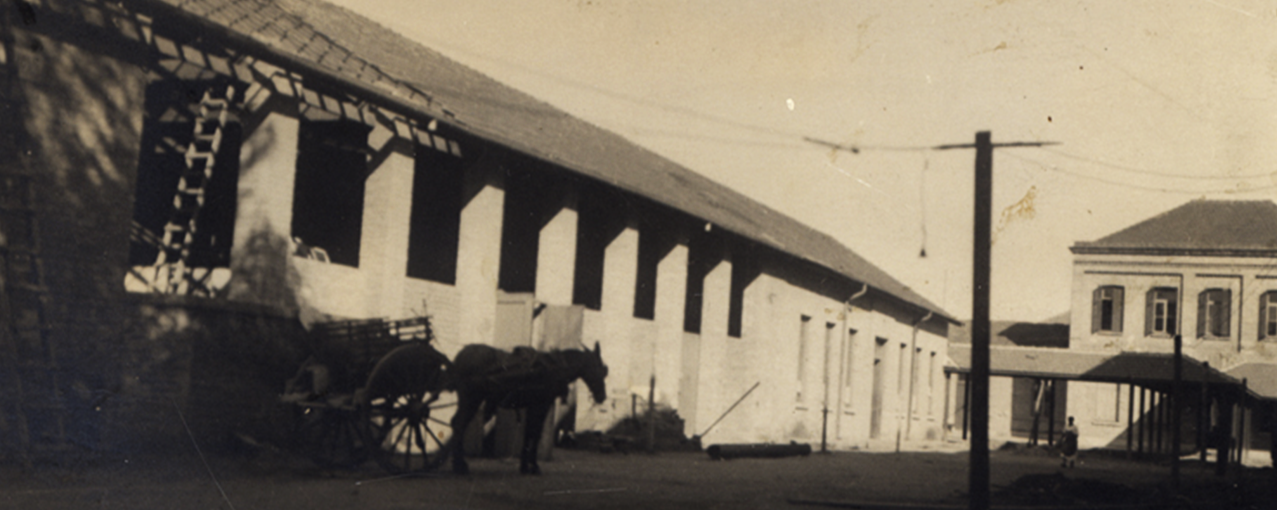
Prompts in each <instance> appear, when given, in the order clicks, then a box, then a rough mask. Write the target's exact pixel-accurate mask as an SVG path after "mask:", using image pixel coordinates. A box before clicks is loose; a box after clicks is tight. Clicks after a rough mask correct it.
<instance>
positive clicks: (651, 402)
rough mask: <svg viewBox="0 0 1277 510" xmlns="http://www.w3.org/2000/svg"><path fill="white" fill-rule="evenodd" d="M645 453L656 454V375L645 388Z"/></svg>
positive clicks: (653, 375)
mask: <svg viewBox="0 0 1277 510" xmlns="http://www.w3.org/2000/svg"><path fill="white" fill-rule="evenodd" d="M647 453H656V374H652V378H651V379H650V380H649V381H648V386H647Z"/></svg>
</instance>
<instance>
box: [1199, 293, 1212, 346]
mask: <svg viewBox="0 0 1277 510" xmlns="http://www.w3.org/2000/svg"><path fill="white" fill-rule="evenodd" d="M1208 301H1210V291H1209V290H1207V291H1203V292H1202V293H1201V294H1198V295H1197V338H1205V337H1206V308H1207V306H1206V303H1207V302H1208Z"/></svg>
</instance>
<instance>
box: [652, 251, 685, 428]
mask: <svg viewBox="0 0 1277 510" xmlns="http://www.w3.org/2000/svg"><path fill="white" fill-rule="evenodd" d="M686 301H687V244H686V243H680V244H677V245H675V246H674V248H672V249H670V252H669V253H668V254H666V255H665V257H664V258H662V259H661V262H660V263H659V264H658V265H657V266H656V314H655V320H656V331H657V333H656V385H657V387H658V388H659V389H660V390H661V392H662V393H663V394H664V395H666V397H667V398H668V399H669V404H670V405H671V406H673V407H674V408H675V409H678V408H679V405H680V403H679V394H680V391H679V377H680V373H681V371H682V360H683V355H682V345H683V307H684V304H685V302H686ZM680 414H681V413H680ZM684 419H688V417H687V416H684Z"/></svg>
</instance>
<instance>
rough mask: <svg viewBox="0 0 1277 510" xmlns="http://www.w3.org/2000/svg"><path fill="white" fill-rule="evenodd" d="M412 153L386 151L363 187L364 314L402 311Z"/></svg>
mask: <svg viewBox="0 0 1277 510" xmlns="http://www.w3.org/2000/svg"><path fill="white" fill-rule="evenodd" d="M413 167H414V164H413V158H412V157H411V156H407V155H403V154H399V153H392V154H391V155H390V157H388V158H387V159H386V160H385V161H384V162H382V164H381V166H380V167H378V168H376V169H375V170H374V171H373V173H372V175H370V176H369V177H368V180H367V182H366V183H365V186H364V222H363V229H362V234H361V238H360V241H359V246H360V248H359V270H360V272H361V273H363V277H364V284H365V286H364V292H365V294H366V296H365V298H364V303H365V306H366V307H367V308H366V309H367V314H368V316H370V317H391V318H397V317H399V316H401V315H403V293H404V279H405V278H406V275H405V271H406V270H407V267H408V227H409V219H410V217H411V214H412V179H413Z"/></svg>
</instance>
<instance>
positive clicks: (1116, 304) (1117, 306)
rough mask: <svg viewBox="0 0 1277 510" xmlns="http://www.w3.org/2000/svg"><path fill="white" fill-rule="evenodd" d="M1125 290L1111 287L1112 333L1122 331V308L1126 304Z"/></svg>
mask: <svg viewBox="0 0 1277 510" xmlns="http://www.w3.org/2000/svg"><path fill="white" fill-rule="evenodd" d="M1124 290H1125V289H1123V288H1121V287H1113V331H1118V332H1121V331H1122V316H1123V315H1124V314H1123V313H1122V312H1123V310H1122V308H1123V306H1122V305H1124V304H1125V303H1126V295H1125V294H1126V293H1125V292H1123V291H1124Z"/></svg>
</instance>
